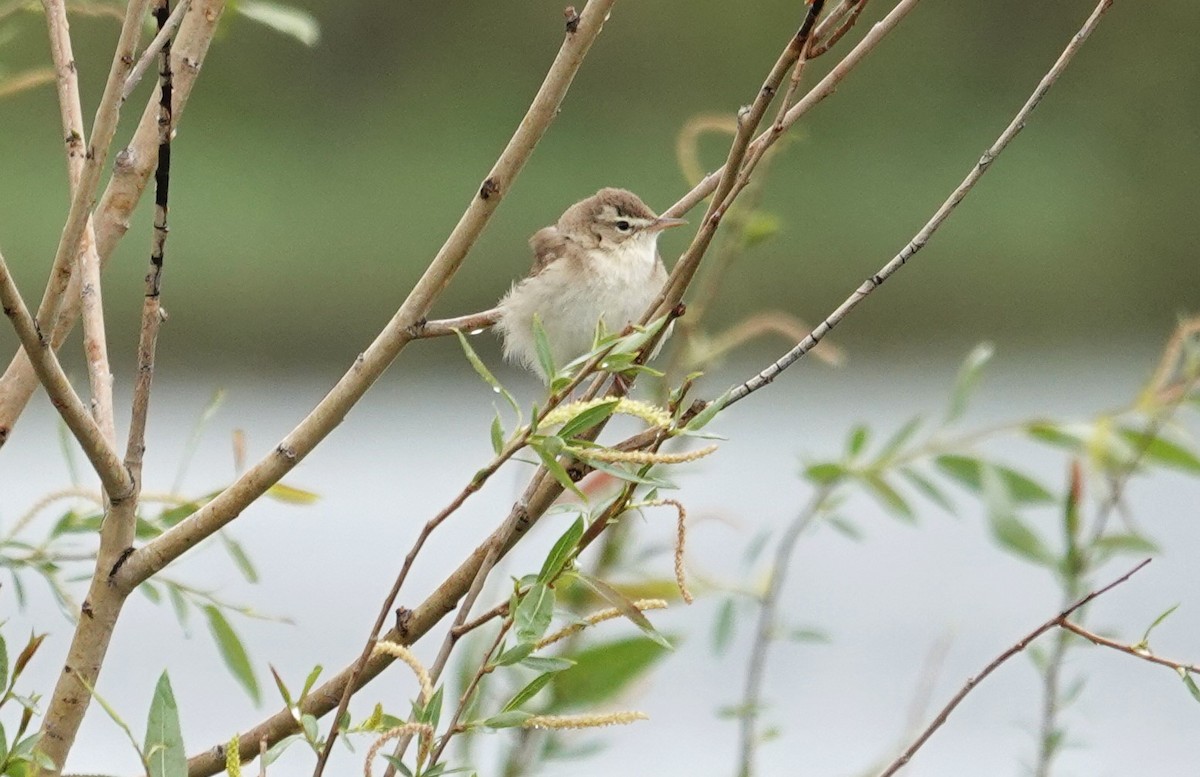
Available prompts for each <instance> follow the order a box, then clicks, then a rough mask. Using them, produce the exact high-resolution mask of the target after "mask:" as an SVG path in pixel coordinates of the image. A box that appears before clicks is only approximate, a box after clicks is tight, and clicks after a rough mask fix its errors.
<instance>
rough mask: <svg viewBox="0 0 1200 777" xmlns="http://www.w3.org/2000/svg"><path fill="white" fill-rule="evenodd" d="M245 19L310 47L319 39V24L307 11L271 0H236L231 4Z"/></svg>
mask: <svg viewBox="0 0 1200 777" xmlns="http://www.w3.org/2000/svg"><path fill="white" fill-rule="evenodd" d="M231 7H232V8H233V9H234V10H236V11H237V12H238V13H240V14H241V15H242V16H245V17H246V18H247V19H251V20H252V21H256V22H258V23H259V24H261V25H263V26H265V27H269V28H271V29H272V30H275V32H278V33H281V34H283V35H286V36H288V37H289V38H293V39H295V40H297V41H299V42H300V43H302V44H304V45H305V46H308V47H309V48H312V47H313V46H316V45H317V42H318V41H319V40H320V39H321V25H320V24H319V23H318V22H317V20H316V18H315V17H314V16H313V15H312V14H310V13H309V12H308V11H305V10H302V9H300V8H296V7H294V6H290V5H284V4H283V3H276V2H272V1H271V0H238V2H237V3H236V4H235V5H233V6H231Z"/></svg>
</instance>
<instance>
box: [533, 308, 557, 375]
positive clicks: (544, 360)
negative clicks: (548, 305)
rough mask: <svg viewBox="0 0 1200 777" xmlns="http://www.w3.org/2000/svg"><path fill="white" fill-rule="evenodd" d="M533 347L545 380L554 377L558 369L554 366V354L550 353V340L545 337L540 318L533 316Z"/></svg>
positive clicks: (544, 329)
mask: <svg viewBox="0 0 1200 777" xmlns="http://www.w3.org/2000/svg"><path fill="white" fill-rule="evenodd" d="M533 347H534V350H536V351H537V357H538V365H539V366H540V367H541V368H542V374H543V375H545V376H546V380H550V379H551V378H553V377H554V375H555V373H557V372H558V369H557V368H556V367H555V366H554V354H553V353H552V352H551V351H550V340H549V339H548V338H547V337H546V327H544V326H542V317H541V316H539V315H538V314H537V313H534V314H533Z"/></svg>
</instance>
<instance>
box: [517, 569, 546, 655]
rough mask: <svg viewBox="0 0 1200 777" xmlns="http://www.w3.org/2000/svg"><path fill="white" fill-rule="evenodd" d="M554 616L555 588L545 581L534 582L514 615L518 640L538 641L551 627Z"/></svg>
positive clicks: (526, 641) (525, 641)
mask: <svg viewBox="0 0 1200 777" xmlns="http://www.w3.org/2000/svg"><path fill="white" fill-rule="evenodd" d="M553 616H554V589H553V588H551V587H550V586H548V585H546V584H544V583H534V584H533V585H532V586H530V588H529V591H527V592H526V594H525V595H524V596H522V597H521V603H520V604H518V605H517V611H516V613H515V614H514V615H513V625H514V626H515V628H516V636H517V640H518V641H520V642H523V643H533V642H537V641H538V640H539V639H541V638H542V635H543V634H545V633H546V629H548V628H549V627H550V619H551V618H552V617H553Z"/></svg>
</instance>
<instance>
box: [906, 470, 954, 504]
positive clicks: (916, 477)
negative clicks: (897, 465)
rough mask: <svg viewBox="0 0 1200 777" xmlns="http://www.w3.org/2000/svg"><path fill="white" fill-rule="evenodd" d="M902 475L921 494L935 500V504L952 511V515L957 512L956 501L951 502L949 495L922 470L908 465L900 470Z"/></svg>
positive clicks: (932, 500)
mask: <svg viewBox="0 0 1200 777" xmlns="http://www.w3.org/2000/svg"><path fill="white" fill-rule="evenodd" d="M900 477H902V478H904V479H905V480H907V481H908V483H909V485H911V486H912V487H913V488H915V489H917V490H918V491H920V492H921V494H922V495H923V496H924V497H925V498H926V499H928V500H929V501H931V502H933V503H934V504H935V505H937V506H938V507H940V508H942V509H943V510H945V511H946V512H948V513H950V514H951V515H954V514H955V512H954V503H953V502H951V501H950V499H949V497H947V496H946V495H945V494H943V493H942V490H941V489H940V488H938V487H937V486H935V485H934V484H933V483H932V482H931V481H930V480H929V478H927V477H925V476H924V475H922V474H921V473H920V472H917V471H916V470H914V469H910V468H908V467H904V468H903V469H901V470H900Z"/></svg>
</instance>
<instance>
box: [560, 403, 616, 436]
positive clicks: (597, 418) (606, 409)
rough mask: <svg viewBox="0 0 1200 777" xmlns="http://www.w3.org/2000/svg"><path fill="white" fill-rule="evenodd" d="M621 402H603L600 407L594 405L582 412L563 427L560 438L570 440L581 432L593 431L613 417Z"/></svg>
mask: <svg viewBox="0 0 1200 777" xmlns="http://www.w3.org/2000/svg"><path fill="white" fill-rule="evenodd" d="M620 402H621V401H620V400H619V399H613V400H610V401H608V402H602V403H600V404H598V405H593V406H592V407H589V408H587V409H586V410H582V411H580V412H579V413H577V414H576V415H575V416H574V417H573V418H571V419H570V420H569V421H567V422H566V423H565V424H563V425H562V428H561V429H559V430H558V436H559V437H562V438H563V439H567V440H569V439H571V438H572V437H574V436H575V435H577V434H579V433H580V432H586V431H587V430H588V429H591V428H592V427H593V426H595V425H596V424H598V423H600V422H601V421H603V420H604V419H606V418H608V417H609V416H611V415H612V414H613V411H614V410H616V409H617V405H618V404H620Z"/></svg>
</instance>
